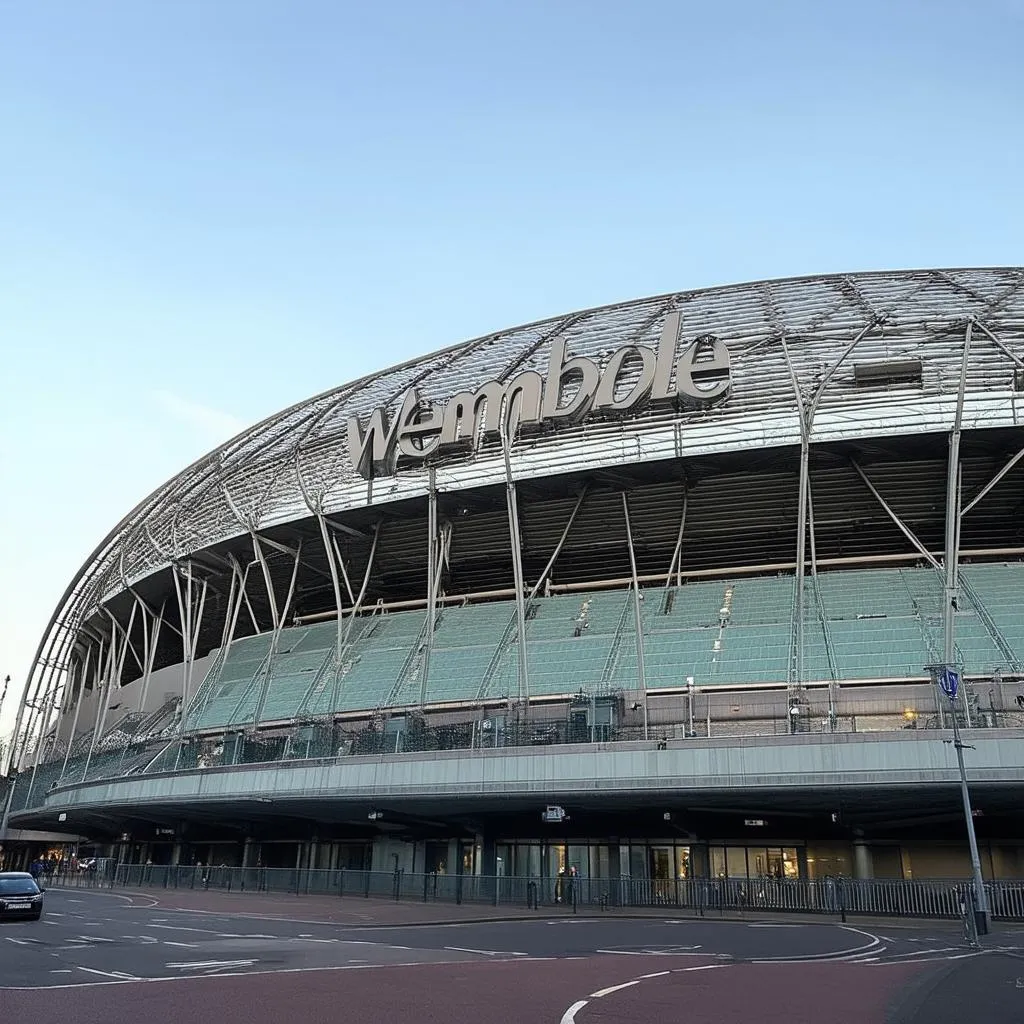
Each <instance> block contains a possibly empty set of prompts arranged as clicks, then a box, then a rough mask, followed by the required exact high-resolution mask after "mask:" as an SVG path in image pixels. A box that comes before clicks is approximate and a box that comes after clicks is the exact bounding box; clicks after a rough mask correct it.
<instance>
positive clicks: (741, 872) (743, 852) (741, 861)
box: [725, 846, 747, 878]
mask: <svg viewBox="0 0 1024 1024" xmlns="http://www.w3.org/2000/svg"><path fill="white" fill-rule="evenodd" d="M725 870H726V873H727V874H728V876H729V877H730V878H746V877H747V848H746V847H745V846H729V847H726V851H725Z"/></svg>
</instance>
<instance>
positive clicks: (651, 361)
mask: <svg viewBox="0 0 1024 1024" xmlns="http://www.w3.org/2000/svg"><path fill="white" fill-rule="evenodd" d="M679 320H680V317H679V314H678V313H671V314H669V316H668V317H666V319H665V323H664V325H663V327H662V330H661V336H660V337H659V339H658V344H657V347H655V348H650V347H649V346H646V345H623V346H622V347H621V348H618V349H616V350H615V351H614V352H612V353H611V355H609V356H608V358H607V360H605V362H604V365H603V366H602V365H599V364H598V363H597V362H595V361H594V360H593V359H588V358H586V357H585V356H571V357H570V356H568V354H567V353H566V340H565V339H564V338H558V339H556V340H555V341H553V342H552V344H551V351H550V354H549V356H548V366H547V374H546V375H542V374H540V373H539V372H538V371H536V370H524V371H522V372H520V373H518V374H516V375H515V376H513V377H512V378H511V379H509V380H507V381H502V380H491V381H487V383H485V384H481V385H480V387H478V388H477V389H476V390H474V391H463V392H461V393H460V394H457V395H454V396H453V397H452V398H450V399H449V400H448V401H447V402H432V401H427V400H425V399H422V398H421V397H420V395H419V393H418V392H417V390H416V388H410V390H409V391H408V392H406V394H405V397H404V399H403V401H402V405H401V408H400V409H399V411H398V413H397V415H396V416H395V417H394V418H393V419H390V420H389V417H388V412H387V410H386V409H385V408H377V409H375V410H374V411H373V412H372V413H371V414H370V417H369V419H368V420H367V421H366V423H365V425H364V424H363V423H362V422H360V420H359V417H358V416H352V417H350V418H349V420H348V448H349V456H350V458H351V460H352V465H353V467H354V468H355V469H356V470H357V471H358V472H359V473H361V474H362V475H363V476H364V477H366V478H368V479H369V478H371V477H374V476H386V475H388V474H390V473H393V472H394V471H395V469H396V467H397V466H398V465H399V463H400V462H401V461H402V460H403V459H404V460H411V461H412V462H413V463H416V462H422V461H423V460H425V459H428V458H429V457H430V456H432V455H434V454H438V453H442V452H443V453H450V452H452V451H457V450H467V449H469V450H472V449H474V448H475V447H476V446H477V445H478V444H479V443H480V441H481V440H482V439H483V438H485V437H493V436H496V435H497V436H502V435H503V436H504V437H506V438H507V439H508V440H511V439H512V438H514V437H515V436H516V434H517V433H518V432H519V431H520V430H523V429H524V428H531V427H532V428H540V427H543V426H547V427H557V426H559V425H560V424H568V423H578V422H580V421H581V420H583V419H584V418H586V417H590V416H623V415H628V414H629V413H633V412H637V411H639V410H640V409H641V408H643V407H645V406H647V405H651V404H655V403H675V404H676V406H677V407H678V408H682V409H696V408H701V407H704V406H707V405H709V404H710V403H712V402H715V401H718V400H720V399H722V398H724V397H726V396H727V395H728V393H729V389H730V387H731V384H732V379H731V375H730V363H729V350H728V348H726V346H725V345H724V344H723V343H722V342H721V341H719V340H718V339H717V338H715V337H714V336H712V335H704V336H703V337H700V338H697V339H696V340H695V341H693V342H692V343H691V344H689V345H688V346H687V347H686V348H685V349H684V350H683V352H682V353H681V354H680V355H679V357H678V359H677V358H676V349H677V347H678V339H679Z"/></svg>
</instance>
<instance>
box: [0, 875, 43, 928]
mask: <svg viewBox="0 0 1024 1024" xmlns="http://www.w3.org/2000/svg"><path fill="white" fill-rule="evenodd" d="M42 916H43V890H42V889H40V888H39V886H38V885H37V884H36V880H35V879H34V878H33V877H32V876H31V875H30V874H28V873H27V872H24V871H0V921H3V920H7V919H8V918H18V917H23V918H29V919H30V920H33V921H38V920H39V918H41V917H42Z"/></svg>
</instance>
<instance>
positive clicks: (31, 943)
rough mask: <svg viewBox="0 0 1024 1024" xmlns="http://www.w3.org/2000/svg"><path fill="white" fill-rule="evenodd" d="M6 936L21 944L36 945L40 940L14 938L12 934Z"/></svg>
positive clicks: (7, 938)
mask: <svg viewBox="0 0 1024 1024" xmlns="http://www.w3.org/2000/svg"><path fill="white" fill-rule="evenodd" d="M4 938H5V939H6V940H7V941H8V942H16V943H17V944H18V945H19V946H35V945H36V944H37V943H38V942H39V940H38V939H13V938H11V936H10V935H5V936H4Z"/></svg>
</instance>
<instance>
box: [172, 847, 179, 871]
mask: <svg viewBox="0 0 1024 1024" xmlns="http://www.w3.org/2000/svg"><path fill="white" fill-rule="evenodd" d="M180 863H181V843H178V842H176V843H175V844H174V845H173V846H172V847H171V865H172V866H173V867H177V866H178V865H179V864H180Z"/></svg>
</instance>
